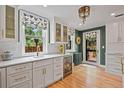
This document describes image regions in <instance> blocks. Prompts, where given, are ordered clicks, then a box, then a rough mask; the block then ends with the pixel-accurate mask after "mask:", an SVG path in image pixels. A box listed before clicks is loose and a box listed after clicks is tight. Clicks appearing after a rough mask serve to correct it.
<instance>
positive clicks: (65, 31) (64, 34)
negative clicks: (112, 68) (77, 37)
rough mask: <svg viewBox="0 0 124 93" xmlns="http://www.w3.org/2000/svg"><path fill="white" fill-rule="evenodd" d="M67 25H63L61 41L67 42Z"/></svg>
mask: <svg viewBox="0 0 124 93" xmlns="http://www.w3.org/2000/svg"><path fill="white" fill-rule="evenodd" d="M67 30H68V29H67V26H63V42H67V36H68V34H67Z"/></svg>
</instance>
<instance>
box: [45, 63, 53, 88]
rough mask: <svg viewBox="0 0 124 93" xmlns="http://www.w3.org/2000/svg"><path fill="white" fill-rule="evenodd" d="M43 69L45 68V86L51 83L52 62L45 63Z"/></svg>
mask: <svg viewBox="0 0 124 93" xmlns="http://www.w3.org/2000/svg"><path fill="white" fill-rule="evenodd" d="M44 70H45V74H44V75H45V78H44V79H45V80H44V81H45V83H44V85H45V87H47V86H48V85H50V84H52V83H53V64H49V65H46V66H45V67H44Z"/></svg>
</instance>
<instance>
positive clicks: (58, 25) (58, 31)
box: [56, 23, 61, 42]
mask: <svg viewBox="0 0 124 93" xmlns="http://www.w3.org/2000/svg"><path fill="white" fill-rule="evenodd" d="M56 42H61V24H58V23H56Z"/></svg>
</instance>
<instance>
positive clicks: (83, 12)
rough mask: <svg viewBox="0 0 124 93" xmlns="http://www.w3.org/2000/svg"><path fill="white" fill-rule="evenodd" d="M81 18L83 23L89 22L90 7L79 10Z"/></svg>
mask: <svg viewBox="0 0 124 93" xmlns="http://www.w3.org/2000/svg"><path fill="white" fill-rule="evenodd" d="M78 13H79V18H80V19H81V21H82V22H83V23H85V21H86V20H87V17H89V15H90V6H82V7H80V8H79V10H78Z"/></svg>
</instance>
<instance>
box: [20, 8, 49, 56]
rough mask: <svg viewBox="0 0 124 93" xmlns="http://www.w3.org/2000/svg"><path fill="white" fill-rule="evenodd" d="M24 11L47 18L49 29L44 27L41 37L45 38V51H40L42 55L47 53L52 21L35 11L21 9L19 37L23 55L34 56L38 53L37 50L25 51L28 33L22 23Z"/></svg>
mask: <svg viewBox="0 0 124 93" xmlns="http://www.w3.org/2000/svg"><path fill="white" fill-rule="evenodd" d="M23 13H26V14H31V15H33V16H36V17H40V18H42V19H45V20H47V23H48V24H47V29H46V30H44V29H42V36H41V38H42V39H43V51H42V52H39V54H41V55H42V54H45V53H47V46H48V41H49V39H48V35H49V30H50V22H49V20H48V19H47V18H45V17H42V16H39V15H37V14H35V13H32V12H29V11H26V10H23V9H20V10H19V13H18V14H19V34H18V35H19V36H20V37H19V38H18V41H19V42H20V45H21V48H20V49H21V54H22V56H34V55H37V52H27V53H26V52H25V43H26V35H25V28H24V26H23V25H22V21H21V19H22V14H23Z"/></svg>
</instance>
